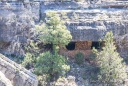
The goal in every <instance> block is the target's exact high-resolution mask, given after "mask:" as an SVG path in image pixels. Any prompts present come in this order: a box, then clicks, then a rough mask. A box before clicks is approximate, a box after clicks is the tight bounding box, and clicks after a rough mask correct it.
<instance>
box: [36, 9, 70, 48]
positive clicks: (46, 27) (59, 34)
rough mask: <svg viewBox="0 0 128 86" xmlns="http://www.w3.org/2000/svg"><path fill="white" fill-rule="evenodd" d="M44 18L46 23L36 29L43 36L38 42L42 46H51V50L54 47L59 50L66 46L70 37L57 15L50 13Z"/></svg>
mask: <svg viewBox="0 0 128 86" xmlns="http://www.w3.org/2000/svg"><path fill="white" fill-rule="evenodd" d="M46 16H47V18H46V23H45V24H43V25H41V26H38V27H37V29H38V30H40V31H41V32H42V34H43V35H41V36H40V40H41V41H42V42H43V43H44V44H53V50H55V48H56V47H58V48H60V47H61V46H65V45H67V44H68V43H69V42H70V41H71V39H72V36H71V34H70V31H69V30H67V28H66V26H65V24H64V22H63V21H62V20H61V19H60V17H59V14H57V13H56V12H54V11H50V12H47V13H46Z"/></svg>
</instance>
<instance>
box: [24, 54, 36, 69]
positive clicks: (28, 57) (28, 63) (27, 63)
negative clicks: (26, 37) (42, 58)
mask: <svg viewBox="0 0 128 86" xmlns="http://www.w3.org/2000/svg"><path fill="white" fill-rule="evenodd" d="M34 59H35V58H34V57H33V55H32V54H31V53H26V54H25V57H24V60H23V62H22V65H23V66H24V67H26V68H27V69H30V68H31V67H33V63H34V61H35V60H34Z"/></svg>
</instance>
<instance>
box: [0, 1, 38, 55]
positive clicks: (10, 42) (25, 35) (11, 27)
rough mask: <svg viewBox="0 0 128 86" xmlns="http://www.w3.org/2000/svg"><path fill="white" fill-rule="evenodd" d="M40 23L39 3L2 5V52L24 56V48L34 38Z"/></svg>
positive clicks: (0, 30) (3, 3)
mask: <svg viewBox="0 0 128 86" xmlns="http://www.w3.org/2000/svg"><path fill="white" fill-rule="evenodd" d="M37 21H39V3H38V2H37V3H36V2H35V3H29V4H28V3H24V4H23V3H22V2H11V3H6V2H2V3H0V52H1V53H4V54H8V55H11V54H15V55H17V56H22V55H24V46H26V45H27V44H29V40H30V39H31V38H32V37H33V35H34V34H33V32H34V26H35V22H37Z"/></svg>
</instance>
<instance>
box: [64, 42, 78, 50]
mask: <svg viewBox="0 0 128 86" xmlns="http://www.w3.org/2000/svg"><path fill="white" fill-rule="evenodd" d="M75 43H76V42H70V43H69V44H68V45H67V46H66V48H67V50H74V49H75Z"/></svg>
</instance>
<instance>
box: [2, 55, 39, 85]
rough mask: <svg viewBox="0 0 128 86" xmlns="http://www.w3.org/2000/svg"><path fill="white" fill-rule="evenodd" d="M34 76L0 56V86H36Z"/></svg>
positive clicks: (36, 81)
mask: <svg viewBox="0 0 128 86" xmlns="http://www.w3.org/2000/svg"><path fill="white" fill-rule="evenodd" d="M37 85H38V80H37V78H36V76H35V75H34V74H32V73H31V72H30V71H28V70H26V69H25V68H23V67H21V66H20V65H18V64H16V63H15V62H13V61H11V60H10V59H8V58H7V57H5V56H3V55H2V54H0V86H37Z"/></svg>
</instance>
